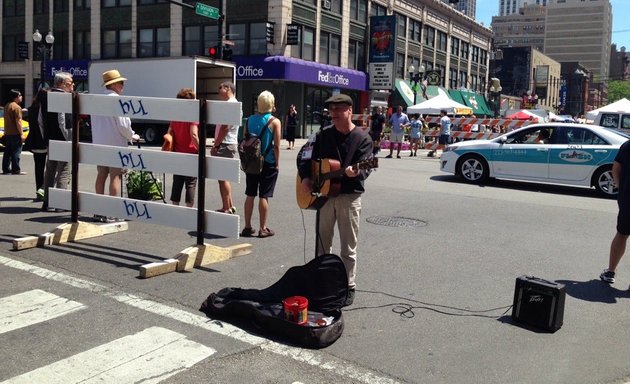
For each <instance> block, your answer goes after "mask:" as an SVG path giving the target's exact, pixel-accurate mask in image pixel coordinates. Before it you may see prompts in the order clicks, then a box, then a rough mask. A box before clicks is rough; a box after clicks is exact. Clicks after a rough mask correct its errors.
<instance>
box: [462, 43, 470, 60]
mask: <svg viewBox="0 0 630 384" xmlns="http://www.w3.org/2000/svg"><path fill="white" fill-rule="evenodd" d="M469 49H470V44H468V43H464V42H462V52H461V58H462V59H466V60H468V51H469Z"/></svg>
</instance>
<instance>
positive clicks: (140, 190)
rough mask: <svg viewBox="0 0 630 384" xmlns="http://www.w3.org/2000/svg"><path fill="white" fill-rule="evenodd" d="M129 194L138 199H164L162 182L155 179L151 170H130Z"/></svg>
mask: <svg viewBox="0 0 630 384" xmlns="http://www.w3.org/2000/svg"><path fill="white" fill-rule="evenodd" d="M127 195H128V196H129V197H130V198H132V199H137V200H160V199H162V183H161V182H160V180H159V179H155V180H154V179H153V178H152V177H151V174H150V173H149V172H142V171H130V172H129V173H127Z"/></svg>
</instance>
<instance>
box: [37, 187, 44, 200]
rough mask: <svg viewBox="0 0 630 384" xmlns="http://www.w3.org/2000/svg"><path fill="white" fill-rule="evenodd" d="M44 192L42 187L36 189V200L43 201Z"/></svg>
mask: <svg viewBox="0 0 630 384" xmlns="http://www.w3.org/2000/svg"><path fill="white" fill-rule="evenodd" d="M44 193H45V191H44V188H40V189H38V190H37V192H35V196H36V200H38V201H44Z"/></svg>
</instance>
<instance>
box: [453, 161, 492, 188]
mask: <svg viewBox="0 0 630 384" xmlns="http://www.w3.org/2000/svg"><path fill="white" fill-rule="evenodd" d="M457 171H458V174H459V175H460V176H461V177H463V178H464V179H465V180H466V181H468V182H471V183H481V182H484V181H486V180H487V179H488V174H489V172H488V163H487V162H486V161H485V160H484V159H483V158H481V157H480V156H477V155H467V156H463V157H462V158H461V159H460V160H459V162H458V166H457Z"/></svg>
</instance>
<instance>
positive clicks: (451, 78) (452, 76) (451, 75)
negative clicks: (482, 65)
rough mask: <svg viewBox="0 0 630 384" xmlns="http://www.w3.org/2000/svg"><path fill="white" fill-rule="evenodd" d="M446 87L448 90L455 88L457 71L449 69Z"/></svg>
mask: <svg viewBox="0 0 630 384" xmlns="http://www.w3.org/2000/svg"><path fill="white" fill-rule="evenodd" d="M448 87H449V88H450V89H456V88H457V69H455V68H450V69H449V70H448Z"/></svg>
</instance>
